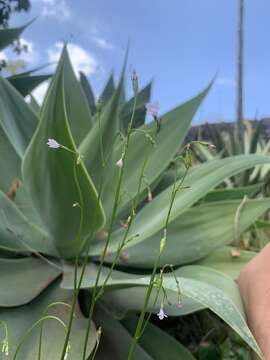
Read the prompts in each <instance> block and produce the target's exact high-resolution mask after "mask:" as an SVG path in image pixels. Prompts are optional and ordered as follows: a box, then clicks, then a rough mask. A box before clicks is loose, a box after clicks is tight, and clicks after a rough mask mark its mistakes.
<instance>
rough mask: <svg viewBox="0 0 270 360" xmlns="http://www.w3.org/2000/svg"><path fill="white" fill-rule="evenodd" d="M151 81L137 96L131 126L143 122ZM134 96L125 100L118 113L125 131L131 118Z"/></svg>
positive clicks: (139, 124)
mask: <svg viewBox="0 0 270 360" xmlns="http://www.w3.org/2000/svg"><path fill="white" fill-rule="evenodd" d="M151 87H152V83H150V84H148V85H146V86H145V87H144V88H143V89H142V90H141V91H140V92H139V93H138V96H137V101H136V109H135V114H134V119H133V127H134V128H138V127H140V126H142V125H143V124H144V121H145V115H146V107H145V105H146V104H147V103H148V102H149V101H150V97H151ZM134 101H135V99H134V97H133V98H131V99H130V100H129V101H127V102H126V103H125V104H124V106H123V108H122V110H121V113H120V121H121V125H122V127H123V129H124V130H125V131H126V130H127V128H128V124H129V122H130V120H131V115H132V110H133V106H134Z"/></svg>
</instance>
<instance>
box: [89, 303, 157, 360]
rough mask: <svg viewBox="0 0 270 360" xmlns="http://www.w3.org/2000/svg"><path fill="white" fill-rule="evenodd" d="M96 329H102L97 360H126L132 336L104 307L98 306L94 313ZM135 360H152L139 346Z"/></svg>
mask: <svg viewBox="0 0 270 360" xmlns="http://www.w3.org/2000/svg"><path fill="white" fill-rule="evenodd" d="M94 321H95V324H96V327H100V326H101V329H102V336H101V341H100V344H99V347H98V351H97V355H96V360H111V359H112V354H113V359H114V360H126V359H127V358H128V352H129V348H130V345H131V341H132V336H131V335H130V334H129V332H128V331H127V330H126V329H125V328H124V326H123V325H121V324H120V322H119V321H117V320H116V319H115V318H114V317H113V316H112V314H111V313H110V312H109V311H108V310H107V309H106V308H104V307H100V306H97V307H96V310H95V313H94ZM133 359H134V360H152V357H150V356H149V355H148V354H147V353H146V352H145V351H144V350H143V349H142V348H141V347H140V346H139V345H138V346H137V348H136V351H135V354H134V357H133Z"/></svg>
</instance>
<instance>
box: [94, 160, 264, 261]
mask: <svg viewBox="0 0 270 360" xmlns="http://www.w3.org/2000/svg"><path fill="white" fill-rule="evenodd" d="M269 162H270V160H269V158H268V157H266V156H259V155H239V156H234V157H230V158H226V159H222V160H213V161H209V162H207V163H205V164H202V165H200V166H197V167H195V168H194V169H193V170H192V171H190V173H189V175H188V176H187V177H186V179H185V181H184V184H183V186H188V187H189V188H182V189H181V190H180V191H178V193H177V194H176V197H175V201H174V204H173V207H172V211H171V215H170V221H169V222H170V223H171V222H172V221H173V220H174V219H176V218H177V217H178V216H180V215H181V214H182V213H183V212H184V211H186V210H187V209H188V208H190V207H191V206H192V205H193V204H194V203H196V202H197V201H198V200H200V199H201V198H202V197H203V196H205V195H206V194H207V193H208V192H209V191H210V190H212V189H213V188H214V187H215V186H217V185H218V184H219V183H221V182H222V181H223V180H224V179H226V178H227V177H230V176H233V175H235V174H237V173H239V172H241V171H243V170H246V169H248V168H251V167H253V166H256V165H259V164H264V163H269ZM179 181H181V180H179ZM177 184H178V183H177ZM172 186H173V185H172ZM172 186H170V187H169V188H167V189H166V190H164V191H163V192H162V193H160V194H159V195H158V196H157V197H156V198H154V199H153V201H151V202H150V203H149V204H147V205H146V206H145V207H143V209H142V210H141V211H140V212H139V213H138V214H137V216H136V217H135V218H134V221H133V223H132V225H131V228H130V232H129V236H130V238H132V239H133V240H132V241H130V242H129V243H128V244H127V245H126V248H128V247H132V246H134V245H136V244H137V243H139V242H141V241H143V240H145V239H147V238H149V237H150V236H151V235H153V234H155V233H157V232H158V231H160V230H162V229H163V227H164V224H165V220H166V217H167V214H168V210H169V206H170V199H171V193H172ZM124 231H125V230H124V229H123V228H120V229H119V230H116V231H115V232H114V234H113V237H112V240H111V244H110V248H109V250H110V251H112V252H113V251H114V249H117V247H118V244H119V242H120V241H122V239H123V236H124ZM102 247H103V244H95V247H92V254H98V253H99V252H100V251H101V249H102Z"/></svg>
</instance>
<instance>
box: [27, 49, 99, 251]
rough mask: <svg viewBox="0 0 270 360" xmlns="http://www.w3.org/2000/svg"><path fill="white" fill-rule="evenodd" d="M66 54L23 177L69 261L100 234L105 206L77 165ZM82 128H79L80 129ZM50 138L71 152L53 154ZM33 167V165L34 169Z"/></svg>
mask: <svg viewBox="0 0 270 360" xmlns="http://www.w3.org/2000/svg"><path fill="white" fill-rule="evenodd" d="M66 61H67V54H66V50H64V51H63V55H62V58H61V60H60V63H59V66H58V69H57V72H56V75H55V77H54V79H53V81H52V83H51V86H50V89H49V92H48V94H47V97H46V99H45V102H44V104H43V108H42V111H41V119H40V122H39V126H38V129H37V131H36V132H35V134H34V136H33V139H32V141H31V144H30V146H29V147H28V149H27V152H26V155H25V157H24V161H23V165H22V172H23V180H24V186H25V187H26V189H27V191H28V193H29V195H30V197H31V199H32V202H33V204H34V207H35V208H36V210H37V211H38V213H39V215H40V218H41V219H42V221H43V224H44V226H45V227H46V229H48V232H49V233H50V235H51V236H52V238H53V241H54V244H55V247H56V249H57V250H58V251H59V254H60V255H61V256H62V257H64V258H71V257H74V256H76V253H77V251H78V249H79V247H80V246H82V245H83V243H84V242H85V240H86V238H87V236H88V234H89V232H90V231H91V229H94V230H96V229H98V228H100V227H101V226H102V224H103V222H104V214H103V210H102V207H101V204H100V203H99V202H98V196H97V192H96V190H95V187H94V185H93V183H92V181H91V179H90V177H89V175H88V173H87V171H86V169H85V167H84V165H83V164H82V162H79V164H77V157H78V156H77V155H75V154H73V153H72V152H76V151H77V150H76V147H75V144H74V141H73V138H72V135H71V131H70V127H69V118H70V116H72V114H70V112H68V108H67V101H69V102H70V104H69V106H70V107H72V105H71V103H72V102H73V101H76V99H71V98H70V89H69V90H68V93H67V94H66V87H67V86H68V84H69V80H70V79H69V76H70V74H69V73H68V74H67V72H68V71H67V70H66V67H68V66H69V64H68V65H66ZM66 76H67V77H68V80H67V81H66ZM76 126H78V124H76ZM48 138H54V139H56V140H57V141H58V142H59V143H61V144H62V145H64V146H66V147H67V148H69V149H70V150H71V151H72V152H69V151H67V150H64V149H62V148H60V149H50V148H49V147H48V146H47V145H46V141H47V139H48ZM33 164H34V166H33ZM75 173H76V174H77V179H78V183H79V187H80V191H81V195H82V199H83V203H81V204H80V206H82V207H83V215H84V216H83V218H82V233H81V235H82V239H81V240H80V239H79V238H78V237H77V234H78V231H79V223H80V220H81V219H80V217H81V216H80V213H81V211H80V207H78V206H77V207H76V206H75V207H74V206H73V204H75V203H80V201H81V200H80V194H79V189H78V186H77V183H76V176H75Z"/></svg>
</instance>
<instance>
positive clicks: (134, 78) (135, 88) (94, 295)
mask: <svg viewBox="0 0 270 360" xmlns="http://www.w3.org/2000/svg"><path fill="white" fill-rule="evenodd" d="M132 86H133V91H134V96H135V98H134V104H133V109H132V114H131V120H130V123H129V126H128V131H127V137H126V141H125V145H124V150H123V155H122V157H121V159H122V161H123V164H122V165H123V166H122V167H119V168H120V172H119V178H118V183H117V188H116V192H115V197H114V204H113V209H112V215H111V218H110V224H109V231H108V237H107V239H106V243H105V246H104V249H103V251H102V254H101V259H100V263H99V268H98V273H97V276H96V280H95V285H94V289H93V293H92V300H91V303H90V307H89V311H88V314H89V316H88V326H87V331H86V336H85V342H84V351H83V360H85V359H86V349H87V343H88V337H89V332H90V327H91V320H92V316H93V312H94V307H95V303H96V300H97V289H98V284H99V279H100V275H101V271H102V267H103V264H104V260H105V256H106V254H107V250H108V246H109V243H110V239H111V235H112V232H113V226H114V223H115V219H116V216H117V211H118V206H119V200H120V190H121V185H122V180H123V175H124V167H125V166H124V165H125V157H126V154H127V151H128V147H129V141H130V136H131V132H132V126H133V120H134V116H135V109H136V104H137V96H138V78H137V75H136V73H134V72H133V76H132ZM121 163H122V162H120V165H121Z"/></svg>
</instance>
